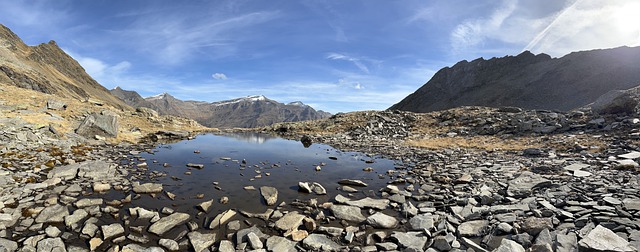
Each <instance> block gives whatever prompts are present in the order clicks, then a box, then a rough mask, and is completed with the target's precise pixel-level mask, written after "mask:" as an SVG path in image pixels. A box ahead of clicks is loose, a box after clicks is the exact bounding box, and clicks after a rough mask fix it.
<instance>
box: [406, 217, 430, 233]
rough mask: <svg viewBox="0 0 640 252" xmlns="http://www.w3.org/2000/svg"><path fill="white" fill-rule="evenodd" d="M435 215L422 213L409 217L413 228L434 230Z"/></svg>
mask: <svg viewBox="0 0 640 252" xmlns="http://www.w3.org/2000/svg"><path fill="white" fill-rule="evenodd" d="M434 217H435V216H432V215H426V214H420V215H416V216H415V217H413V218H411V219H409V226H411V229H412V230H432V229H433V228H434V227H435V226H434V220H433V219H434Z"/></svg>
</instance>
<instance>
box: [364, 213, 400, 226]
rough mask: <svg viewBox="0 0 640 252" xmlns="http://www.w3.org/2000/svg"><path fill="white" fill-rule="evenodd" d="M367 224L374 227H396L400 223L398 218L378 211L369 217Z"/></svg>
mask: <svg viewBox="0 0 640 252" xmlns="http://www.w3.org/2000/svg"><path fill="white" fill-rule="evenodd" d="M367 224H369V225H371V226H372V227H374V228H394V227H396V226H397V225H398V220H397V219H396V218H394V217H392V216H389V215H386V214H384V213H381V212H378V213H375V214H373V215H371V216H369V217H367Z"/></svg>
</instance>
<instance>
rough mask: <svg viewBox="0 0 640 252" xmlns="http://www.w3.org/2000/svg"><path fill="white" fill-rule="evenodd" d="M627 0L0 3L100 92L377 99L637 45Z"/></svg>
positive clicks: (6, 20) (371, 102)
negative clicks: (454, 75)
mask: <svg viewBox="0 0 640 252" xmlns="http://www.w3.org/2000/svg"><path fill="white" fill-rule="evenodd" d="M638 13H640V1H637V0H607V1H602V0H519V1H518V0H492V1H477V0H401V1H389V0H348V1H347V0H303V1H290V0H270V1H259V0H255V1H247V0H212V1H175V0H172V1H163V0H139V1H129V0H92V1H81V0H75V1H71V0H50V1H47V0H38V1H30V0H24V1H13V0H0V23H2V24H4V25H5V26H7V27H9V28H10V29H11V30H12V31H13V32H15V33H16V34H17V35H18V36H20V37H21V38H22V39H23V40H24V41H25V43H27V44H28V45H37V44H40V43H46V42H48V41H49V40H55V41H56V42H57V44H58V45H59V46H60V47H62V49H63V50H65V51H66V52H67V53H68V54H69V55H71V56H72V57H73V58H75V59H76V60H77V61H78V62H79V63H80V64H81V65H82V66H83V67H84V68H85V70H86V71H87V73H89V74H90V75H91V76H92V77H93V78H94V79H96V80H97V81H98V82H99V83H100V84H102V85H103V86H105V87H106V88H108V89H111V88H114V87H116V86H120V87H121V88H123V89H125V90H134V91H137V92H138V93H140V94H141V95H142V96H144V97H147V96H152V95H156V94H159V93H163V92H167V93H169V94H171V95H173V96H175V97H177V98H179V99H182V100H198V101H208V102H214V101H221V100H227V99H233V98H237V97H244V96H249V95H265V96H267V97H268V98H270V99H273V100H276V101H279V102H283V103H289V102H293V101H302V102H304V103H305V104H308V105H311V106H313V107H314V108H316V109H321V110H324V111H327V112H331V113H337V112H349V111H359V110H383V109H386V108H388V107H390V106H391V105H393V104H395V103H397V102H399V101H400V100H402V99H403V98H404V97H406V96H407V95H409V94H411V93H412V92H414V91H415V90H417V89H418V88H419V87H421V86H422V85H423V84H424V83H426V82H427V81H428V80H429V79H430V78H431V77H432V76H433V74H435V73H436V72H437V71H438V70H439V69H441V68H443V67H447V66H452V65H454V64H455V63H456V62H458V61H461V60H468V61H470V60H473V59H476V58H479V57H483V58H485V59H489V58H492V57H503V56H506V55H517V54H519V53H521V52H522V51H524V50H529V51H531V52H533V53H535V54H538V53H546V54H549V55H551V56H552V57H561V56H563V55H565V54H567V53H569V52H572V51H581V50H591V49H600V48H613V47H619V46H638V45H640V15H639V14H638Z"/></svg>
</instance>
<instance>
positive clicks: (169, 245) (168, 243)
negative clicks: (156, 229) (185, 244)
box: [158, 239, 180, 251]
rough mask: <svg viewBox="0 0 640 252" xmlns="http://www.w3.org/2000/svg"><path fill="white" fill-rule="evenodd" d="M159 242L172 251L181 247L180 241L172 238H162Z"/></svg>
mask: <svg viewBox="0 0 640 252" xmlns="http://www.w3.org/2000/svg"><path fill="white" fill-rule="evenodd" d="M158 244H160V246H162V247H164V248H166V249H168V250H170V251H178V250H179V249H180V246H179V245H178V242H177V241H174V240H171V239H160V241H159V242H158Z"/></svg>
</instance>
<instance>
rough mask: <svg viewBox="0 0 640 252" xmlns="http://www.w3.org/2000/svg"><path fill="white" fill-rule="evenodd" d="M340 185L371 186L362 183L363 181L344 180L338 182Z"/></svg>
mask: <svg viewBox="0 0 640 252" xmlns="http://www.w3.org/2000/svg"><path fill="white" fill-rule="evenodd" d="M338 184H341V185H349V186H362V187H366V186H369V185H367V183H365V182H362V181H361V180H357V179H342V180H340V181H338Z"/></svg>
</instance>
